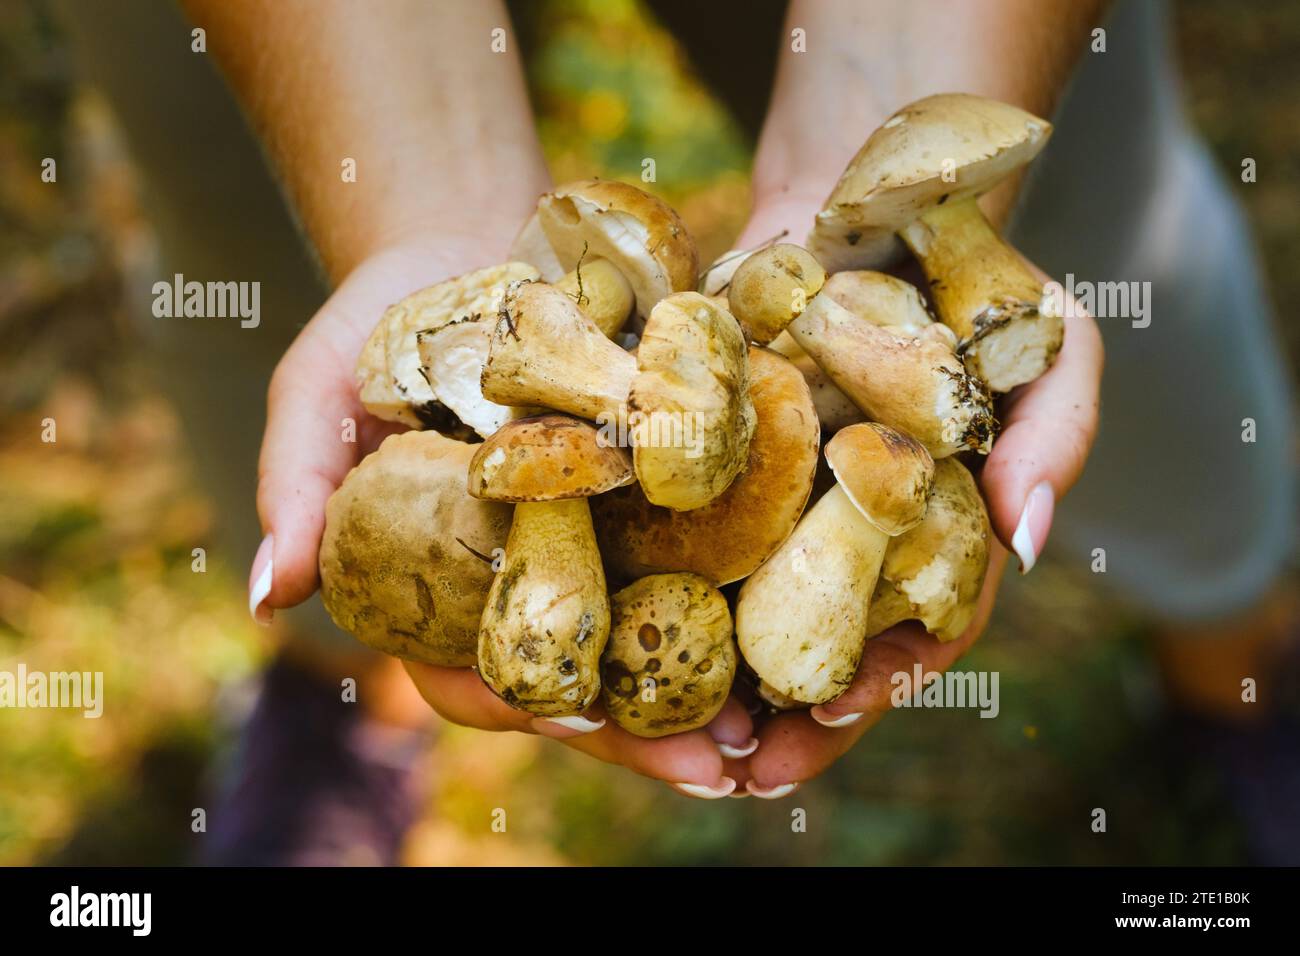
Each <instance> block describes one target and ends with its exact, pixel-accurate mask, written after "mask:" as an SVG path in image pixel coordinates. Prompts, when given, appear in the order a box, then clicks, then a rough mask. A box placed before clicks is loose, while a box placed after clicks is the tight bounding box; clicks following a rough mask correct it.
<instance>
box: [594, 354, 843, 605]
mask: <svg viewBox="0 0 1300 956" xmlns="http://www.w3.org/2000/svg"><path fill="white" fill-rule="evenodd" d="M749 381H750V387H749V394H750V399H751V400H752V401H753V403H754V411H755V413H756V415H757V418H758V424H757V426H756V427H755V429H754V437H753V440H752V441H750V443H749V461H748V463H747V464H746V466H745V469H744V470H743V471H742V472H741V473H740V474H739V475H738V476H737V477H736V480H735V481H733V482H732V483H731V486H730V487H729V488H727V490H726V491H724V492H723V493H722V494H721V495H719V496H718V497H717V498H716V499H714V500H713V501H711V502H710V503H709V504H707V505H705V506H704V507H703V508H696V509H695V510H694V511H673V510H672V509H670V508H660V507H658V506H656V505H653V504H651V503H650V502H649V500H647V498H646V496H645V493H644V492H643V491H642V490H641V488H640V487H639V486H637V485H631V486H628V487H626V488H619V489H616V490H614V491H611V492H610V493H609V494H607V495H601V496H600V497H598V498H593V499H592V500H591V510H592V516H593V519H594V520H595V523H596V534H597V537H598V538H599V540H600V549H601V554H603V555H604V557H605V562H606V569H607V571H608V573H609V574H610V576H611V577H614V578H616V579H620V580H623V581H630V580H632V579H634V578H639V577H643V576H644V575H647V574H657V573H662V572H666V571H694V572H695V573H696V574H699V575H700V576H701V577H703V578H705V579H706V580H708V581H710V582H712V583H713V584H714V585H723V584H727V583H728V582H731V581H738V580H740V579H741V578H743V577H746V576H748V575H749V574H751V573H753V571H754V569H755V568H757V567H758V566H759V565H760V564H762V563H763V562H764V561H765V560H767V558H768V557H769V556H770V555H771V554H772V552H774V551H775V550H776V549H777V548H779V547H780V546H781V542H783V541H785V539H786V538H788V537H789V536H790V532H791V531H793V530H794V526H795V523H796V522H797V521H798V520H799V515H800V514H802V513H803V509H804V505H806V504H807V503H808V495H809V493H810V492H811V490H812V482H813V475H814V473H815V472H816V470H817V457H818V456H817V450H818V445H819V443H820V441H821V430H820V428H819V427H818V425H817V414H816V412H815V410H814V409H813V403H812V396H811V395H810V394H809V393H808V385H807V384H806V383H805V382H804V379H803V376H802V375H801V374H799V370H798V369H797V368H795V367H794V365H792V364H791V363H790V361H789V360H788V359H786V358H784V357H783V356H780V355H777V354H776V353H775V352H772V351H769V350H768V349H764V348H760V347H758V346H750V348H749Z"/></svg>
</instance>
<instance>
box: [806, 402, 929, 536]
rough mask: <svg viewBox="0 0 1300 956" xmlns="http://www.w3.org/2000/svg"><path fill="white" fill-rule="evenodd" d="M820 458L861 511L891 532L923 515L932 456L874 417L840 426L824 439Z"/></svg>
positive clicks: (910, 525) (905, 527) (911, 524)
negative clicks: (841, 427)
mask: <svg viewBox="0 0 1300 956" xmlns="http://www.w3.org/2000/svg"><path fill="white" fill-rule="evenodd" d="M826 461H827V462H828V463H829V464H830V466H831V471H833V472H835V478H836V480H837V481H839V483H840V485H841V487H843V488H844V492H845V494H847V495H848V496H849V500H850V501H852V502H853V504H854V506H855V507H857V509H858V511H860V512H862V516H863V517H864V518H866V519H867V521H869V522H871V524H873V525H874V526H875V527H877V528H879V529H880V530H881V531H883V532H884V533H885V534H887V535H889V536H891V537H893V536H895V535H900V534H902V533H903V532H904V531H907V530H909V529H910V528H914V527H916V525H917V524H918V523H920V521H921V519H922V518H923V517H925V506H926V502H927V501H928V500H929V497H930V484H931V482H932V481H933V480H934V459H933V458H931V457H930V453H929V452H928V451H926V450H925V446H924V445H922V444H921V443H920V442H919V441H917V440H916V439H915V438H913V437H912V436H911V435H904V434H903V433H902V432H899V431H895V430H894V429H892V428H890V427H888V426H887V425H881V424H879V423H878V422H862V423H861V424H858V425H850V426H849V427H848V428H844V429H841V430H840V431H839V432H838V433H836V435H835V437H834V438H832V439H831V440H830V441H829V442H827V443H826Z"/></svg>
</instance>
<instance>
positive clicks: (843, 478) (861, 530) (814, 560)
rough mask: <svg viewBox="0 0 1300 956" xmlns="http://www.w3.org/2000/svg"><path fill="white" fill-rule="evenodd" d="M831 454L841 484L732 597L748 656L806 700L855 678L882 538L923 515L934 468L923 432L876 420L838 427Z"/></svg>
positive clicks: (774, 685)
mask: <svg viewBox="0 0 1300 956" xmlns="http://www.w3.org/2000/svg"><path fill="white" fill-rule="evenodd" d="M826 459H827V461H828V462H829V463H830V466H831V469H832V471H834V473H835V477H836V479H837V483H836V484H835V485H834V486H833V487H832V488H831V490H830V491H828V492H827V493H826V494H825V495H823V496H822V498H821V500H819V501H818V502H817V504H815V505H814V506H813V507H812V508H811V509H809V511H808V513H807V514H805V515H804V516H803V518H802V519H801V520H800V521H799V524H798V526H797V527H796V528H795V529H794V533H793V534H792V535H790V537H789V538H788V539H787V540H786V542H785V543H784V544H783V545H781V547H780V548H779V549H777V551H776V553H775V554H773V555H772V557H771V558H769V559H768V560H767V561H766V562H765V563H764V564H763V566H762V567H760V568H759V569H758V570H757V571H755V572H754V573H753V575H751V576H750V578H749V580H747V581H746V582H745V584H744V585H743V586H742V587H741V589H740V596H739V597H738V598H737V601H736V636H737V639H738V640H739V642H740V652H741V653H742V654H743V655H744V657H745V661H746V662H747V663H748V664H749V666H750V667H751V668H752V669H753V670H754V673H755V674H757V675H758V677H759V679H760V680H761V681H763V682H764V683H765V684H767V685H768V686H769V687H770V688H771V689H772V690H773V691H775V693H776V694H777V695H780V696H781V697H783V698H790V699H792V700H794V701H799V702H801V703H806V704H823V703H826V702H827V701H830V700H834V699H835V698H836V697H838V696H839V695H840V694H841V693H843V691H844V690H845V688H847V687H848V686H849V683H850V682H851V681H852V680H853V675H854V673H855V672H856V671H857V667H858V661H859V660H860V659H861V657H862V648H863V644H864V643H865V641H866V636H867V622H868V614H869V611H870V604H871V595H872V592H873V591H874V590H875V587H876V579H877V577H878V575H879V574H880V568H881V564H882V562H883V561H884V557H885V550H886V547H887V545H888V544H889V540H890V538H891V537H894V536H897V535H900V534H902V533H903V532H905V531H907V530H909V529H911V528H913V527H915V526H916V524H917V523H918V522H919V521H920V520H921V518H922V516H923V515H924V514H925V507H926V499H927V498H928V496H929V492H930V482H931V479H932V477H933V475H934V462H933V460H932V459H931V458H930V455H929V453H928V452H926V450H925V448H924V447H923V446H922V445H921V444H920V443H919V442H918V441H916V440H915V439H913V438H910V437H909V436H907V435H903V434H901V433H899V432H897V431H894V430H893V429H892V428H887V427H886V426H884V425H880V424H877V423H875V422H864V423H863V424H861V425H853V426H851V427H849V428H846V429H844V430H843V431H841V432H839V433H838V434H837V435H836V436H835V437H834V438H832V439H831V441H830V442H829V443H828V444H827V446H826Z"/></svg>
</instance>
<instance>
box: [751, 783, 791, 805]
mask: <svg viewBox="0 0 1300 956" xmlns="http://www.w3.org/2000/svg"><path fill="white" fill-rule="evenodd" d="M745 789H746V790H748V791H749V792H750V793H752V794H753V795H754V796H756V797H758V799H760V800H780V799H781V798H782V797H788V796H790V794H792V793H794V792H795V791H796V790H798V789H799V784H797V783H783V784H781V785H780V786H779V787H772V788H771V789H770V790H764V789H763V788H762V787H759V786H756V785H755V784H754V781H752V780H751V781H749V782H748V783H747V784H745Z"/></svg>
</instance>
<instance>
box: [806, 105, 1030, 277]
mask: <svg viewBox="0 0 1300 956" xmlns="http://www.w3.org/2000/svg"><path fill="white" fill-rule="evenodd" d="M1051 132H1052V124H1051V123H1049V122H1047V121H1046V120H1044V119H1040V118H1039V117H1037V116H1034V115H1033V114H1032V113H1027V112H1025V111H1024V110H1022V109H1020V108H1018V107H1015V106H1011V105H1009V104H1007V103H999V102H998V101H997V100H990V99H986V98H985V97H982V96H973V95H971V94H968V93H941V94H937V95H935V96H927V97H925V98H924V99H920V100H917V101H916V102H915V103H911V104H909V105H908V106H905V107H903V108H902V109H901V110H899V111H898V112H897V113H895V114H894V115H893V116H891V117H890V118H889V119H888V120H886V121H885V123H884V124H883V125H881V126H880V128H879V129H877V130H876V131H875V132H873V133H872V134H871V136H870V137H869V138H868V139H867V141H866V143H865V144H864V145H863V146H862V148H861V149H860V150H858V153H857V155H856V156H854V157H853V159H852V160H851V161H850V162H849V165H848V167H847V168H846V169H845V170H844V174H843V175H842V176H841V177H840V180H839V182H838V183H837V184H836V185H835V189H834V190H833V191H832V192H831V195H830V197H829V198H828V199H827V200H826V204H825V205H824V206H823V207H822V211H821V212H819V213H818V214H817V220H816V224H815V226H814V229H813V236H810V238H809V243H808V245H809V248H810V249H812V250H813V252H814V253H816V254H817V256H818V258H820V259H821V260H822V262H823V263H824V264H825V265H826V266H827V267H828V268H830V269H831V271H832V272H839V271H842V270H843V269H846V268H853V266H851V265H847V264H845V263H846V258H845V257H846V256H847V258H848V259H851V260H854V261H857V263H858V266H859V267H861V266H872V265H879V264H882V262H883V261H885V260H887V259H888V258H889V255H890V253H891V251H892V250H893V249H895V248H896V244H895V242H894V240H893V238H892V237H893V233H895V232H897V231H898V230H899V229H901V228H903V227H904V226H906V225H907V224H908V223H909V222H911V221H912V220H913V219H915V218H916V217H917V216H919V215H921V213H923V212H925V210H926V209H929V208H930V207H931V206H934V205H937V204H938V203H941V202H955V201H960V200H962V199H967V198H970V197H972V196H978V195H979V194H981V193H983V192H985V191H987V190H988V189H989V188H990V187H992V186H994V185H996V184H997V183H998V181H999V180H1001V179H1002V178H1003V177H1005V176H1006V175H1008V174H1009V173H1011V172H1013V171H1014V170H1016V169H1019V168H1020V167H1021V166H1024V165H1025V164H1026V163H1028V162H1029V161H1030V160H1032V159H1033V158H1034V157H1035V156H1037V155H1038V152H1039V150H1041V149H1042V148H1043V146H1044V145H1045V144H1046V143H1047V138H1048V136H1050V135H1051ZM845 246H849V247H853V248H852V249H851V250H846V249H845V248H844V247H845ZM837 247H838V248H837ZM837 252H838V254H837Z"/></svg>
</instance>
